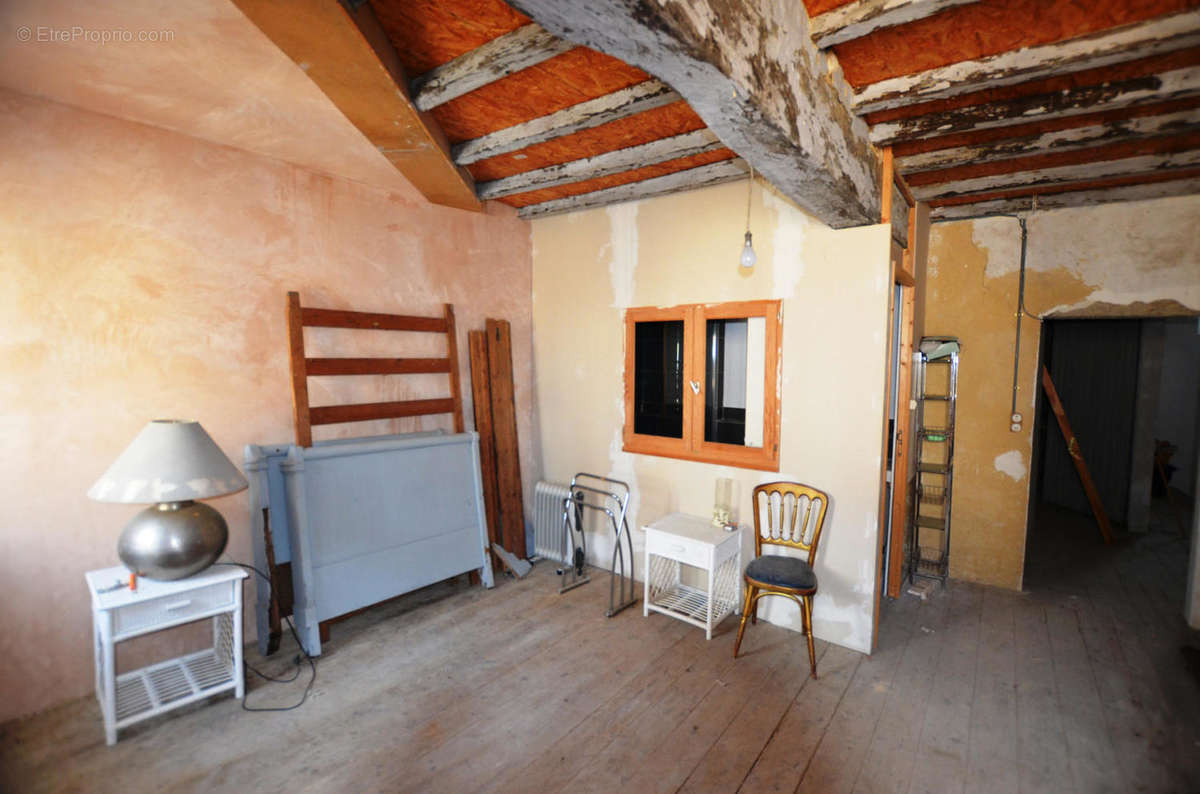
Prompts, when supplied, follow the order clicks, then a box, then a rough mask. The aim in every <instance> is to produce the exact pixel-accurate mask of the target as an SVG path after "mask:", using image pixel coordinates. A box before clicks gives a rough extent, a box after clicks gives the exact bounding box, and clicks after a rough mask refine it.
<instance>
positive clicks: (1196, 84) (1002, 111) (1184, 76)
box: [871, 66, 1200, 146]
mask: <svg viewBox="0 0 1200 794" xmlns="http://www.w3.org/2000/svg"><path fill="white" fill-rule="evenodd" d="M1193 96H1200V66H1190V67H1187V68H1185V69H1174V70H1172V71H1169V72H1164V73H1162V74H1159V75H1149V76H1145V77H1133V78H1130V79H1128V80H1120V81H1117V82H1112V83H1104V84H1102V85H1088V86H1081V87H1078V88H1069V89H1066V90H1063V91H1055V92H1053V93H1050V94H1038V95H1035V96H1025V97H1018V98H1017V99H1006V100H1002V101H999V102H986V103H984V104H980V105H967V106H966V107H961V108H954V109H953V110H945V111H941V112H938V113H927V114H925V115H923V116H912V117H910V118H905V119H897V120H896V121H883V122H880V123H878V124H876V125H874V126H873V127H871V140H872V141H874V142H875V143H876V144H878V145H880V146H883V145H887V144H891V143H895V142H896V141H901V140H914V139H917V138H930V137H933V136H934V135H950V134H952V133H958V132H969V131H971V130H983V129H990V128H992V127H1006V126H1010V125H1013V124H1024V123H1026V122H1030V121H1041V120H1043V119H1053V118H1061V117H1063V116H1078V115H1082V114H1084V113H1096V112H1100V111H1104V110H1115V109H1117V108H1124V107H1132V106H1134V105H1145V104H1148V103H1150V102H1166V101H1170V100H1173V99H1185V98H1187V97H1193Z"/></svg>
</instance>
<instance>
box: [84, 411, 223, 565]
mask: <svg viewBox="0 0 1200 794" xmlns="http://www.w3.org/2000/svg"><path fill="white" fill-rule="evenodd" d="M246 486H247V483H246V478H245V477H243V476H242V473H241V472H240V471H238V469H237V467H236V466H234V465H233V462H232V461H231V460H229V458H228V457H226V456H225V453H224V452H222V451H221V448H220V447H218V446H217V445H216V442H214V441H213V440H212V438H211V437H210V436H209V435H208V433H206V432H204V428H203V427H201V426H200V423H199V422H189V421H183V420H179V419H155V420H154V421H152V422H150V423H149V424H148V425H146V426H145V427H144V428H143V429H142V432H140V433H138V435H137V437H136V438H134V439H133V442H132V443H131V444H130V445H129V446H128V447H126V448H125V451H124V452H122V453H121V455H120V456H119V457H118V458H117V459H116V461H114V462H113V464H112V465H111V466H109V467H108V471H106V472H104V474H103V475H102V476H101V477H100V479H98V480H96V484H95V485H93V486H92V487H91V488H90V489H89V490H88V496H89V497H90V498H92V499H95V500H96V501H98V502H122V503H126V504H146V503H149V504H150V507H147V508H146V509H145V510H143V511H142V512H140V513H138V514H137V515H136V516H134V517H133V520H132V521H130V522H129V523H128V524H126V525H125V529H124V530H123V531H122V532H121V539H120V541H118V543H117V555H118V556H119V557H120V558H121V562H123V563H125V567H127V568H129V570H131V571H133V572H134V573H136V574H138V575H139V576H146V577H149V578H151V579H164V580H171V579H183V578H185V577H188V576H191V575H192V574H194V573H199V572H200V571H202V570H204V569H205V568H207V567H208V566H210V565H212V564H213V563H214V562H216V559H217V558H218V557H220V556H221V552H223V551H225V543H226V541H228V539H229V529H228V527H227V526H226V524H225V519H224V518H222V517H221V514H220V513H218V512H217V511H216V510H215V509H213V508H211V507H209V506H208V505H206V504H202V503H200V502H197V501H195V500H197V499H211V498H213V497H215V496H223V495H225V494H231V493H236V492H238V491H240V490H242V489H244V488H245V487H246Z"/></svg>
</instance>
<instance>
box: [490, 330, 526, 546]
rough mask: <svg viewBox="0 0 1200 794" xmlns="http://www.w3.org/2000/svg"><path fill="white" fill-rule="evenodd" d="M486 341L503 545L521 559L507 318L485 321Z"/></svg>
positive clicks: (522, 530)
mask: <svg viewBox="0 0 1200 794" xmlns="http://www.w3.org/2000/svg"><path fill="white" fill-rule="evenodd" d="M487 343H488V370H489V373H490V376H491V377H490V380H491V390H492V422H493V425H494V427H495V431H496V482H497V484H498V486H499V488H498V495H499V502H500V521H501V525H502V531H503V537H504V543H503V546H504V548H506V549H508V550H509V551H511V552H512V553H513V554H515V555H517V556H518V557H520V558H522V559H524V558H525V557H526V556H528V554H527V553H526V551H525V506H524V499H523V497H522V494H521V460H520V447H519V445H518V444H517V413H516V405H515V402H514V394H513V373H512V328H511V326H510V325H509V323H508V321H507V320H488V321H487Z"/></svg>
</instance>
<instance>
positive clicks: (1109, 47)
mask: <svg viewBox="0 0 1200 794" xmlns="http://www.w3.org/2000/svg"><path fill="white" fill-rule="evenodd" d="M1197 44H1200V10H1191V11H1183V12H1180V13H1178V14H1170V15H1168V16H1163V17H1159V18H1157V19H1153V20H1150V21H1149V22H1140V23H1137V24H1134V25H1125V26H1124V27H1120V28H1116V29H1115V30H1107V31H1103V32H1100V33H1095V34H1092V35H1090V36H1080V37H1079V38H1075V39H1070V40H1068V41H1060V42H1055V43H1054V44H1043V45H1040V46H1037V47H1024V48H1022V49H1019V50H1012V51H1009V52H1004V53H1000V54H999V55H992V56H989V57H987V58H980V59H978V60H973V61H960V62H958V63H952V64H950V65H948V66H941V67H938V68H937V69H930V70H928V71H925V72H919V73H917V74H909V75H903V76H900V77H893V78H891V79H890V80H881V81H879V82H878V83H872V84H871V85H869V86H867V87H866V88H864V89H863V90H862V91H860V92H859V93H858V94H856V95H855V97H854V112H855V113H858V114H865V113H873V112H875V111H877V110H887V109H890V108H896V107H904V106H907V105H915V104H918V103H920V102H928V101H931V100H934V99H945V98H946V97H952V96H959V95H961V94H969V93H971V92H973V91H979V90H982V89H984V88H998V87H1000V86H1005V85H1012V84H1014V83H1024V82H1027V81H1029V80H1034V79H1037V78H1040V77H1047V76H1051V75H1055V76H1057V75H1062V74H1066V73H1069V72H1077V71H1081V70H1083V69H1094V68H1098V67H1102V66H1111V65H1112V64H1116V63H1123V62H1125V61H1133V60H1138V59H1140V58H1147V57H1150V56H1154V55H1162V54H1165V53H1169V52H1174V51H1175V50H1181V49H1185V48H1187V47H1193V46H1196V45H1197Z"/></svg>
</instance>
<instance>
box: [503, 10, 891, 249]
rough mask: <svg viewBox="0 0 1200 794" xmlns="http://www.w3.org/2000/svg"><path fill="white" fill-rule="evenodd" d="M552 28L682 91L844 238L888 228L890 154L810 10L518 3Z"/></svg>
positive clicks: (734, 144) (736, 146) (733, 143)
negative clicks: (882, 215) (819, 37)
mask: <svg viewBox="0 0 1200 794" xmlns="http://www.w3.org/2000/svg"><path fill="white" fill-rule="evenodd" d="M510 5H512V6H514V7H516V8H517V9H518V10H520V11H522V12H523V13H525V14H526V15H527V16H529V17H532V18H533V19H534V20H536V21H537V22H538V23H539V24H541V25H542V26H543V27H545V28H546V29H547V30H549V31H551V32H552V33H555V34H556V35H559V36H562V37H563V38H567V39H570V40H572V41H574V42H576V43H577V44H580V45H583V46H587V47H591V48H592V49H594V50H598V51H599V52H603V53H605V54H608V55H611V56H613V57H616V58H619V59H621V60H623V61H625V62H626V63H629V64H631V65H633V66H636V67H638V68H640V69H642V70H644V71H646V72H648V73H650V74H652V75H654V76H655V77H657V78H658V79H660V80H663V81H664V82H666V83H668V84H669V85H671V86H672V87H673V88H674V89H675V90H676V91H677V92H679V94H680V95H681V96H682V97H683V98H684V99H686V100H687V102H688V104H689V105H691V107H692V109H693V110H695V111H696V113H697V114H698V115H699V116H700V117H701V118H702V119H703V120H704V122H705V124H707V125H708V127H709V128H710V129H712V130H713V132H715V133H716V134H717V136H718V137H719V138H720V139H721V140H722V141H724V142H725V144H726V145H727V146H729V147H730V148H732V149H733V150H734V151H736V152H737V153H738V154H739V155H741V156H742V157H744V158H746V159H747V160H748V161H749V162H750V163H752V164H753V165H754V167H755V169H756V170H758V171H760V172H761V173H762V174H763V176H764V177H765V178H766V179H767V180H768V181H769V182H770V183H771V184H772V185H774V186H775V188H776V189H778V190H779V191H780V192H781V193H783V194H784V195H785V196H787V197H788V198H789V199H791V200H792V201H794V202H795V203H796V204H798V205H799V206H801V207H803V208H804V209H805V210H807V211H808V212H809V213H811V214H812V215H814V216H816V217H817V218H818V219H820V220H821V221H822V222H824V223H826V224H828V225H829V226H832V227H834V228H843V227H847V226H856V225H863V224H869V223H875V222H877V219H878V217H879V207H880V194H881V190H880V184H881V183H880V179H881V166H880V161H879V155H878V153H877V152H876V150H875V148H874V147H873V146H871V145H870V142H869V141H868V139H867V135H866V129H865V125H862V124H861V122H859V121H858V120H857V119H855V117H854V116H853V114H851V113H850V112H849V110H848V109H847V107H846V106H845V104H844V103H843V100H842V97H841V95H840V94H839V90H838V87H837V86H836V85H835V82H834V80H831V79H830V76H829V68H828V63H827V61H826V58H825V56H824V55H822V54H821V52H820V51H819V50H818V49H817V48H816V45H814V44H813V43H812V39H811V36H810V34H809V31H808V18H807V15H806V13H805V11H804V7H803V4H802V3H798V2H779V1H778V0H747V1H746V2H739V3H729V2H726V1H725V0H656V2H654V3H647V2H644V1H643V0H589V2H586V3H580V2H578V0H510Z"/></svg>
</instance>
